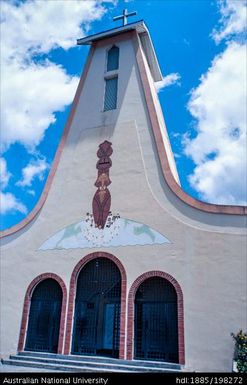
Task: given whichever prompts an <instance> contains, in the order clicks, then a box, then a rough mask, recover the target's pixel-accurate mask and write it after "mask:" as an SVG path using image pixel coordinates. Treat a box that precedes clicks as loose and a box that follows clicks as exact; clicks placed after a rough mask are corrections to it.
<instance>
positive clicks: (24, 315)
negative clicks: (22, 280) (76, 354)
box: [17, 273, 67, 354]
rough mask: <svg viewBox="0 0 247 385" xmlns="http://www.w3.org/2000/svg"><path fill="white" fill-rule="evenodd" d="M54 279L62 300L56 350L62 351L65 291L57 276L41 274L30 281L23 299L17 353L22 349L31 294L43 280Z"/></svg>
mask: <svg viewBox="0 0 247 385" xmlns="http://www.w3.org/2000/svg"><path fill="white" fill-rule="evenodd" d="M48 278H49V279H54V280H55V281H56V282H57V283H58V284H59V286H60V288H61V289H62V293H63V298H62V308H61V318H60V328H59V337H58V348H57V353H59V354H61V353H62V351H63V339H64V330H65V313H66V303H67V289H66V285H65V283H64V281H63V280H62V278H60V277H59V276H58V275H57V274H54V273H43V274H40V275H38V276H37V277H36V278H34V279H33V280H32V282H31V283H30V284H29V286H28V288H27V291H26V295H25V298H24V304H23V311H22V320H21V330H20V336H19V342H18V348H17V350H18V352H20V351H22V350H23V349H24V342H25V336H26V332H27V326H28V325H27V324H28V316H29V311H30V304H31V299H32V294H33V291H34V289H35V288H36V287H37V285H38V284H39V283H40V282H42V281H44V280H45V279H48Z"/></svg>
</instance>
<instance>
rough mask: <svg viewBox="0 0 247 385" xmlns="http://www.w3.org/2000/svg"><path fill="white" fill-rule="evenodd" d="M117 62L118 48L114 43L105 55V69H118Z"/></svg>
mask: <svg viewBox="0 0 247 385" xmlns="http://www.w3.org/2000/svg"><path fill="white" fill-rule="evenodd" d="M118 64H119V48H118V47H116V46H115V45H114V46H113V47H112V48H111V49H110V50H109V51H108V55H107V71H114V70H117V69H118Z"/></svg>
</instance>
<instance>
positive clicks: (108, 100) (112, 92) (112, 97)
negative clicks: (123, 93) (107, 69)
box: [104, 76, 118, 111]
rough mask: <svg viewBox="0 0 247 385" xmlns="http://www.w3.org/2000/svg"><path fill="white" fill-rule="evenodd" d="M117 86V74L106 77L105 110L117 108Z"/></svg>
mask: <svg viewBox="0 0 247 385" xmlns="http://www.w3.org/2000/svg"><path fill="white" fill-rule="evenodd" d="M117 88H118V77H117V76H115V77H114V78H110V79H105V101H104V111H109V110H115V108H117Z"/></svg>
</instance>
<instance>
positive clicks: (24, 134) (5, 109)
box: [1, 0, 113, 150]
mask: <svg viewBox="0 0 247 385" xmlns="http://www.w3.org/2000/svg"><path fill="white" fill-rule="evenodd" d="M108 2H109V1H108ZM112 2H113V1H112ZM103 3H104V1H103V0H88V1H87V0H85V1H80V0H73V2H71V1H64V0H50V1H38V0H30V1H26V2H19V3H15V2H9V1H3V2H2V5H1V8H2V9H1V32H2V37H1V60H2V65H1V79H2V91H1V94H2V107H1V111H2V114H1V115H2V117H1V126H2V147H3V148H2V149H3V150H6V149H7V148H8V146H10V145H11V144H13V143H15V142H19V143H21V144H23V145H24V146H25V147H26V148H28V149H30V148H31V149H33V147H35V146H37V145H38V144H39V143H40V141H41V140H42V138H43V136H44V134H45V131H46V129H47V128H48V127H49V125H50V124H52V123H54V122H55V120H56V118H55V112H57V111H62V110H63V109H64V108H65V107H66V105H68V104H70V103H71V101H72V99H73V96H74V93H75V89H76V86H77V83H78V80H79V79H78V77H76V76H69V75H68V74H67V73H66V71H65V70H64V69H63V68H62V67H61V66H59V65H57V64H55V63H52V62H50V61H48V60H45V61H43V62H41V61H39V62H37V60H36V61H35V60H34V55H35V54H37V53H38V54H47V53H48V52H49V51H50V50H52V49H53V48H57V47H61V48H63V49H65V50H67V49H69V48H70V47H72V46H76V39H77V38H79V37H82V36H83V35H84V31H86V30H87V29H88V28H89V25H90V23H91V22H93V21H95V20H98V19H100V18H101V17H102V16H103V14H104V12H105V11H106V10H105V8H104V6H103Z"/></svg>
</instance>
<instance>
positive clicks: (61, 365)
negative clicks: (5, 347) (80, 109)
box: [2, 352, 181, 373]
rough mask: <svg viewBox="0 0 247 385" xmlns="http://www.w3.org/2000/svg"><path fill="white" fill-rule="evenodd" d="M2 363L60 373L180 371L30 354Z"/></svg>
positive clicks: (146, 364)
mask: <svg viewBox="0 0 247 385" xmlns="http://www.w3.org/2000/svg"><path fill="white" fill-rule="evenodd" d="M26 353H27V354H26ZM74 358H76V359H74ZM105 360H106V362H105ZM2 363H3V364H4V365H15V366H24V367H32V368H37V369H48V370H51V371H54V370H55V371H57V370H58V371H60V372H102V373H107V372H108V373H109V372H112V373H114V372H116V373H118V372H121V373H124V372H126V373H145V372H146V373H147V372H149V373H151V372H152V373H173V372H180V371H181V367H180V365H177V364H169V363H160V362H159V363H157V364H160V366H156V365H155V364H156V362H153V361H151V362H150V361H149V362H148V361H147V362H146V361H127V360H118V359H111V358H105V357H88V356H70V355H69V356H64V355H59V354H49V353H32V352H23V353H19V354H16V355H11V356H10V358H9V359H6V360H2Z"/></svg>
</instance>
